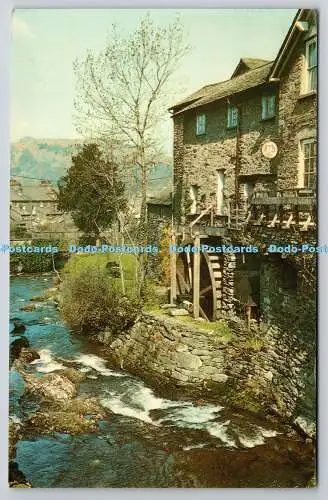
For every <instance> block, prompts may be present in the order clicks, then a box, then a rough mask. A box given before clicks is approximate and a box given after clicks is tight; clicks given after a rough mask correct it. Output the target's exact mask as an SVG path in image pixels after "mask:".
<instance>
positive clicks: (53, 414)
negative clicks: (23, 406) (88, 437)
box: [28, 396, 105, 434]
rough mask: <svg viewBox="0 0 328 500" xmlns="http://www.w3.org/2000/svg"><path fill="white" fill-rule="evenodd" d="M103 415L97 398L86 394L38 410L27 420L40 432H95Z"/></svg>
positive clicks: (31, 426)
mask: <svg viewBox="0 0 328 500" xmlns="http://www.w3.org/2000/svg"><path fill="white" fill-rule="evenodd" d="M104 417H105V415H104V410H103V409H102V408H101V406H100V405H99V403H98V401H97V399H96V398H93V397H87V396H86V397H82V398H75V399H72V400H70V401H65V402H62V403H61V404H60V405H58V403H53V404H52V405H51V406H48V407H47V408H46V409H42V410H39V411H38V412H36V413H35V415H33V416H32V417H31V419H30V420H29V422H28V427H30V428H31V429H32V430H33V431H34V432H35V430H37V432H38V433H40V434H52V433H53V432H60V433H68V434H80V433H84V432H97V431H98V430H99V428H98V422H99V421H100V420H103V419H104Z"/></svg>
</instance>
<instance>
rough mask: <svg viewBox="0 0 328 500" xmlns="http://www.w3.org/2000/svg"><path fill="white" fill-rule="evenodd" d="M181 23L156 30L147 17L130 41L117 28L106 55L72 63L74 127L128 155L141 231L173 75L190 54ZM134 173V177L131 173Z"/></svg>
mask: <svg viewBox="0 0 328 500" xmlns="http://www.w3.org/2000/svg"><path fill="white" fill-rule="evenodd" d="M187 51H188V46H187V45H186V44H185V43H184V35H183V29H182V25H181V23H180V21H179V20H178V19H177V20H176V21H174V22H173V23H172V24H169V25H167V26H165V27H158V26H155V25H154V23H153V21H152V19H151V17H150V15H149V14H147V15H146V16H145V18H143V20H142V21H141V23H140V26H139V27H138V28H137V29H136V31H134V32H133V33H132V34H131V35H128V36H123V35H122V34H121V33H120V32H119V30H118V28H117V27H116V26H115V25H114V26H113V29H112V34H111V36H110V38H109V41H108V42H107V44H106V47H105V48H104V50H102V51H101V52H99V53H92V52H88V54H87V55H86V57H85V58H83V59H81V60H77V61H75V63H74V71H75V74H76V80H77V96H76V100H75V109H76V125H77V129H78V131H79V132H80V133H82V134H83V135H86V136H88V137H92V138H97V139H100V140H106V139H108V140H109V141H110V143H111V145H113V143H115V147H116V148H119V149H121V150H124V151H126V152H128V154H129V160H128V161H129V162H130V165H131V167H132V166H133V168H134V169H135V167H136V165H137V166H138V173H139V174H138V175H139V177H140V188H141V189H140V191H141V208H140V227H141V228H143V227H145V223H146V195H147V177H148V172H149V170H150V168H151V167H152V166H153V165H154V163H156V162H157V161H158V158H159V156H158V155H159V150H160V141H159V140H158V130H159V128H160V124H161V120H162V119H163V117H164V116H165V113H166V109H167V107H168V96H169V95H170V94H171V95H172V91H171V90H170V85H171V83H172V75H173V74H174V71H175V70H176V68H177V66H178V64H179V61H180V60H181V58H182V57H183V56H184V55H185V54H186V53H187ZM131 173H132V172H131Z"/></svg>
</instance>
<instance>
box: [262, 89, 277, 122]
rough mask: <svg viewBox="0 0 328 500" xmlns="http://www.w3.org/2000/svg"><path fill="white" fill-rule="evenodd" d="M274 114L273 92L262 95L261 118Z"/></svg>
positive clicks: (274, 99) (274, 97)
mask: <svg viewBox="0 0 328 500" xmlns="http://www.w3.org/2000/svg"><path fill="white" fill-rule="evenodd" d="M275 116H276V96H275V94H270V95H264V96H262V120H268V119H269V118H274V117H275Z"/></svg>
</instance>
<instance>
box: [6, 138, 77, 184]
mask: <svg viewBox="0 0 328 500" xmlns="http://www.w3.org/2000/svg"><path fill="white" fill-rule="evenodd" d="M77 145H78V142H77V141H74V140H69V139H34V138H31V137H24V138H23V139H21V140H19V141H17V142H14V143H12V145H11V176H13V177H14V176H23V177H29V178H40V179H48V180H52V181H54V182H56V181H57V180H58V179H59V178H60V177H61V176H62V175H64V174H65V173H66V171H67V169H68V168H69V166H70V164H71V157H72V153H73V152H74V150H75V149H76V147H77ZM23 177H22V178H20V180H21V182H22V183H25V184H26V183H28V182H29V180H28V179H26V178H23Z"/></svg>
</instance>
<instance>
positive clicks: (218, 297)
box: [204, 253, 223, 320]
mask: <svg viewBox="0 0 328 500" xmlns="http://www.w3.org/2000/svg"><path fill="white" fill-rule="evenodd" d="M204 257H205V259H206V261H207V264H208V269H209V273H210V276H211V283H212V293H213V319H214V320H215V319H216V318H217V317H219V315H220V311H221V309H222V272H223V262H222V255H221V254H217V253H204Z"/></svg>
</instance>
